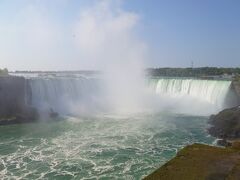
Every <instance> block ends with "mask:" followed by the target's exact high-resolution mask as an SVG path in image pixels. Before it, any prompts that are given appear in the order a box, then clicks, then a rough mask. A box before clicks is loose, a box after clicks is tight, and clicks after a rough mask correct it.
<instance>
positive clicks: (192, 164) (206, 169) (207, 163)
mask: <svg viewBox="0 0 240 180" xmlns="http://www.w3.org/2000/svg"><path fill="white" fill-rule="evenodd" d="M239 147H240V143H236V144H235V145H234V146H233V147H228V148H220V147H213V146H208V145H203V144H193V145H190V146H187V147H185V148H183V149H182V150H181V151H179V152H178V154H177V156H176V157H175V158H173V159H172V160H170V161H169V162H167V163H166V164H165V165H164V166H162V167H161V168H159V169H158V170H156V171H155V172H153V173H152V174H151V175H149V176H147V177H146V178H145V180H158V179H159V180H202V179H207V180H221V179H227V180H240V148H239Z"/></svg>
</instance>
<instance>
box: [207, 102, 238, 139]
mask: <svg viewBox="0 0 240 180" xmlns="http://www.w3.org/2000/svg"><path fill="white" fill-rule="evenodd" d="M210 124H211V125H212V127H210V129H209V133H210V134H211V135H212V136H214V137H217V138H221V139H227V140H228V139H229V140H232V139H237V138H240V107H239V106H237V107H234V108H230V109H225V110H223V111H221V112H220V113H218V114H217V115H212V116H211V117H210Z"/></svg>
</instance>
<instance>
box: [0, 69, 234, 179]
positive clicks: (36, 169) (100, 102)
mask: <svg viewBox="0 0 240 180" xmlns="http://www.w3.org/2000/svg"><path fill="white" fill-rule="evenodd" d="M25 77H26V78H27V83H28V86H27V88H28V91H27V99H26V103H27V104H29V105H31V106H34V107H36V108H37V109H38V110H39V112H41V113H43V114H44V113H46V112H49V110H50V109H52V110H53V111H56V112H58V113H59V114H60V117H59V120H57V121H53V120H50V119H48V118H47V117H46V116H44V115H43V116H42V117H41V118H40V119H39V121H38V122H36V123H29V124H17V125H12V126H4V127H3V126H0V159H1V160H0V177H1V179H8V178H12V179H142V178H143V177H145V176H146V175H148V174H149V173H151V172H152V171H154V170H155V169H156V168H158V167H159V166H161V165H163V164H164V163H165V162H166V161H168V160H169V159H171V158H172V157H174V156H175V155H176V152H177V151H178V150H179V149H181V148H182V147H184V146H186V145H188V144H191V143H193V142H199V143H206V144H212V143H213V142H214V140H215V139H214V138H212V137H210V136H209V135H208V134H207V132H206V129H207V127H208V124H207V121H208V116H209V115H210V114H211V113H213V112H216V111H217V110H220V109H222V108H224V107H225V105H224V104H225V103H224V101H225V98H226V96H227V94H228V92H229V90H230V85H231V82H230V81H215V80H197V79H180V78H158V79H150V80H146V91H144V93H143V95H142V98H143V99H144V100H145V99H147V100H146V101H144V102H146V103H145V104H144V105H148V106H147V107H151V108H152V109H153V111H147V110H146V111H145V110H144V109H143V110H141V111H140V112H137V113H132V114H131V113H130V114H116V113H113V112H111V109H110V108H109V104H110V103H109V102H108V99H109V98H108V94H107V93H106V91H105V89H104V88H105V87H104V83H103V81H102V79H101V78H99V77H97V78H95V77H94V78H93V77H88V76H86V77H85V76H76V75H75V74H71V75H68V76H66V75H58V74H57V75H56V76H51V77H50V76H47V77H45V76H40V75H36V77H27V76H25ZM136 93H137V92H136ZM143 107H145V106H143ZM200 111H201V112H200Z"/></svg>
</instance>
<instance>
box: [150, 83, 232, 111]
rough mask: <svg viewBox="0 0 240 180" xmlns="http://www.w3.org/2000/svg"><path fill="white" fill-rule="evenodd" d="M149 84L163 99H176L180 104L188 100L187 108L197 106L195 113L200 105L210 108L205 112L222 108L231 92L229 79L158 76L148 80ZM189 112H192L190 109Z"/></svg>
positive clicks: (199, 108)
mask: <svg viewBox="0 0 240 180" xmlns="http://www.w3.org/2000/svg"><path fill="white" fill-rule="evenodd" d="M149 85H150V87H151V89H152V90H153V91H154V92H155V93H156V94H157V95H159V96H161V97H163V98H165V99H166V98H169V99H171V100H175V102H176V101H177V100H178V101H180V105H181V106H184V105H185V103H184V102H189V105H190V104H191V105H190V106H188V109H191V107H193V106H196V107H198V112H196V113H199V111H200V110H201V108H202V107H201V106H208V107H210V108H211V110H210V111H205V113H215V112H217V111H219V110H222V109H223V108H225V107H226V106H227V105H226V97H227V95H228V94H229V93H230V92H231V90H230V87H231V81H223V80H222V81H221V80H199V79H180V78H159V79H152V80H150V83H149ZM187 105H188V104H187ZM204 110H205V109H204ZM190 112H191V113H192V111H191V110H190ZM200 113H201V112H200ZM203 113H204V112H203Z"/></svg>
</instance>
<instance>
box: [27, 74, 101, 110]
mask: <svg viewBox="0 0 240 180" xmlns="http://www.w3.org/2000/svg"><path fill="white" fill-rule="evenodd" d="M28 83H29V86H30V89H31V93H30V95H31V98H30V99H31V101H30V104H31V105H32V106H34V107H36V108H38V109H39V110H41V111H49V110H54V111H57V112H61V113H69V112H70V111H71V110H72V108H73V106H78V108H83V106H86V107H87V106H88V108H89V105H90V102H91V105H94V102H95V101H96V100H97V99H98V98H97V95H98V94H99V92H100V88H99V87H100V86H99V81H98V80H97V79H93V78H84V77H82V78H59V77H57V78H41V77H40V78H30V79H28Z"/></svg>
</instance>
